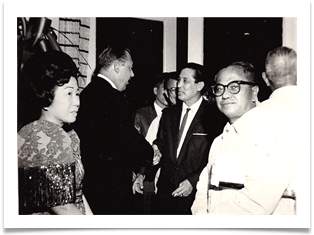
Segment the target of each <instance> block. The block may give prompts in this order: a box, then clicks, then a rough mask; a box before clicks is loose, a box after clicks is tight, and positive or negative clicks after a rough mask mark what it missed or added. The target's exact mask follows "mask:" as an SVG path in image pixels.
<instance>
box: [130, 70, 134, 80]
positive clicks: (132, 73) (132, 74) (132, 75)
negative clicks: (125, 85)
mask: <svg viewBox="0 0 314 235" xmlns="http://www.w3.org/2000/svg"><path fill="white" fill-rule="evenodd" d="M133 77H134V72H133V70H131V78H133Z"/></svg>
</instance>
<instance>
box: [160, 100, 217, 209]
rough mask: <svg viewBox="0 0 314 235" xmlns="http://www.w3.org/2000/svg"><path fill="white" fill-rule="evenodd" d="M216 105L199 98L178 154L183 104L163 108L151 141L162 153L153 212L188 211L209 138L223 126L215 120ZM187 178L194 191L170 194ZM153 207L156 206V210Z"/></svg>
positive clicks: (205, 158)
mask: <svg viewBox="0 0 314 235" xmlns="http://www.w3.org/2000/svg"><path fill="white" fill-rule="evenodd" d="M215 111H216V110H215V108H214V106H213V105H209V104H208V103H207V102H206V101H205V100H203V101H202V103H201V105H200V107H199V109H198V111H197V113H196V115H195V117H194V119H193V120H192V123H191V125H190V127H189V129H188V132H187V134H186V137H185V139H184V142H183V145H182V148H181V151H180V154H179V156H178V158H177V157H176V156H177V146H178V132H179V125H180V117H181V112H182V103H179V104H177V105H175V106H173V107H170V108H168V109H165V110H164V111H163V115H162V117H161V120H160V127H159V130H158V134H157V139H156V140H155V141H154V144H156V145H157V146H158V148H159V150H160V151H161V153H162V158H161V161H160V163H159V165H160V166H161V172H160V176H159V180H158V183H157V188H158V192H157V197H156V198H157V201H156V203H157V204H156V205H155V206H156V208H157V210H155V212H156V214H191V211H190V208H191V206H192V203H193V200H194V198H195V192H196V183H197V181H198V179H199V175H200V173H201V171H202V170H203V168H204V167H205V166H206V164H207V162H208V153H209V149H210V146H211V143H212V141H213V140H214V138H215V137H216V136H218V135H219V134H220V133H221V132H222V128H223V125H222V124H220V123H219V121H218V120H216V116H215ZM185 179H188V180H189V182H190V183H191V185H192V186H193V191H192V193H191V194H190V195H189V196H188V197H177V198H174V197H172V196H171V193H172V192H173V191H174V190H175V189H176V188H178V187H179V184H180V183H181V182H182V181H184V180H185ZM156 208H155V209H156Z"/></svg>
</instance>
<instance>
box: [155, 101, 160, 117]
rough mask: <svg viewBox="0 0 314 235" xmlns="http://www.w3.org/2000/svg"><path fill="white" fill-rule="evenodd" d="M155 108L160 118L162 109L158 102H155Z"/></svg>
mask: <svg viewBox="0 0 314 235" xmlns="http://www.w3.org/2000/svg"><path fill="white" fill-rule="evenodd" d="M154 108H155V110H156V113H157V116H160V115H161V114H162V108H160V107H159V105H158V104H157V103H156V101H155V102H154Z"/></svg>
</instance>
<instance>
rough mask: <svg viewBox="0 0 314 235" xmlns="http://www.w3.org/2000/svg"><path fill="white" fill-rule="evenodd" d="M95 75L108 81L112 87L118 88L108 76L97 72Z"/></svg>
mask: <svg viewBox="0 0 314 235" xmlns="http://www.w3.org/2000/svg"><path fill="white" fill-rule="evenodd" d="M97 77H100V78H103V79H105V80H106V81H107V82H109V84H110V85H111V86H112V87H113V88H114V89H116V90H118V88H117V86H116V85H115V84H114V83H113V81H111V80H110V79H109V78H107V77H106V76H105V75H103V74H101V73H99V74H98V75H97Z"/></svg>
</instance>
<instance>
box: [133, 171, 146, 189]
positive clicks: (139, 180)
mask: <svg viewBox="0 0 314 235" xmlns="http://www.w3.org/2000/svg"><path fill="white" fill-rule="evenodd" d="M144 179H145V176H144V175H142V174H138V175H137V176H136V178H135V180H134V182H133V186H132V190H133V194H135V193H136V192H138V193H140V194H143V188H144V186H143V181H144Z"/></svg>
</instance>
